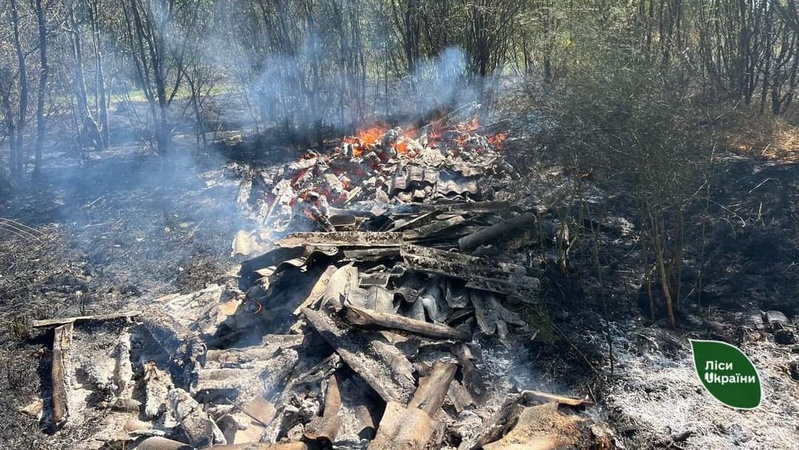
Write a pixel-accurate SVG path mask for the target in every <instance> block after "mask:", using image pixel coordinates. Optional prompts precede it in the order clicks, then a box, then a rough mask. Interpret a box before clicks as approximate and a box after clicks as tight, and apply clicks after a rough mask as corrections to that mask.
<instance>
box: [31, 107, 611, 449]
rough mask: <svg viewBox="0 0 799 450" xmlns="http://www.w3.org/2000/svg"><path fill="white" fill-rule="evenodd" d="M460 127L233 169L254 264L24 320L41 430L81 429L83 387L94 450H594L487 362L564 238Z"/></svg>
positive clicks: (493, 150)
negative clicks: (52, 335)
mask: <svg viewBox="0 0 799 450" xmlns="http://www.w3.org/2000/svg"><path fill="white" fill-rule="evenodd" d="M479 130H480V128H479V125H478V124H477V122H476V121H466V122H460V123H453V124H450V123H446V120H442V121H440V122H438V123H434V124H433V125H431V126H428V127H425V128H423V129H419V130H415V131H412V132H411V131H407V132H403V130H402V129H399V128H395V129H378V128H375V129H370V130H366V131H364V132H363V133H360V134H359V136H358V137H351V138H345V139H343V141H342V143H341V144H340V145H339V146H338V147H336V148H335V149H334V150H333V151H332V152H331V153H330V154H317V153H314V152H310V151H309V152H308V153H306V154H305V155H304V157H303V158H302V159H301V160H299V161H296V162H293V163H291V164H288V165H287V166H285V167H283V168H280V169H277V170H259V169H255V168H249V169H247V171H246V172H245V174H246V176H245V179H244V182H243V183H242V187H241V191H240V195H239V202H240V203H241V204H242V205H243V206H244V207H245V209H246V210H247V211H248V212H249V214H250V215H251V217H252V218H254V219H256V220H257V221H258V223H260V224H262V225H263V227H262V228H260V229H258V230H255V231H251V232H245V231H242V232H240V233H239V234H238V235H237V236H236V239H235V241H234V244H233V248H234V253H244V254H248V255H249V254H253V253H259V255H258V256H255V257H253V258H251V259H248V260H246V261H245V262H244V263H243V264H242V266H241V270H240V273H239V277H238V279H237V280H231V281H230V282H228V283H227V284H226V285H222V286H212V287H210V288H207V289H205V290H203V291H200V292H195V293H191V294H184V295H171V296H167V297H165V298H161V299H158V300H157V301H156V302H154V304H155V306H152V307H150V308H149V309H147V310H145V311H142V312H141V313H138V312H137V313H134V314H128V315H126V319H125V320H126V321H122V322H125V323H121V322H120V321H116V322H113V321H109V319H113V318H116V316H113V317H84V318H73V319H70V320H66V321H58V320H55V321H42V322H39V323H36V324H34V325H36V326H56V325H59V327H58V328H57V331H56V341H55V347H54V348H55V350H56V351H55V352H54V364H53V372H52V376H53V404H54V408H53V415H54V417H53V420H54V422H55V423H57V424H58V425H59V426H61V425H63V424H69V422H70V421H80V420H83V419H85V417H86V416H87V414H89V413H88V411H89V408H88V407H87V406H89V403H87V402H88V400H85V399H88V398H90V397H91V396H89V395H87V391H91V393H93V394H95V395H94V397H92V398H94V399H95V404H94V405H93V406H94V408H95V409H96V408H98V407H99V406H107V407H108V409H109V410H111V411H114V412H109V413H108V416H107V417H106V419H105V420H104V421H103V424H104V427H103V428H102V430H100V431H99V432H98V433H97V434H96V435H95V441H93V442H97V443H98V444H97V445H96V446H95V448H99V447H102V446H105V447H106V448H122V447H123V446H127V447H126V448H131V447H130V444H131V443H132V444H133V448H138V449H176V448H184V447H186V448H188V446H190V447H196V448H206V447H212V448H242V449H243V448H259V449H305V448H310V449H313V448H369V449H399V448H402V449H426V448H430V449H436V448H458V449H476V448H486V449H506V448H539V449H550V448H551V449H555V448H589V447H590V448H611V447H612V444H611V442H612V439H611V437H610V435H609V434H608V432H606V431H604V429H603V428H602V427H601V425H600V424H597V423H594V422H592V421H591V420H590V419H589V418H587V416H586V414H583V413H582V411H583V410H584V409H585V408H586V407H590V405H591V404H592V402H591V401H589V400H587V399H581V398H572V397H565V396H561V395H556V394H554V393H546V392H543V391H542V390H533V389H532V387H535V380H534V379H532V378H528V379H527V381H526V382H524V383H520V382H518V380H516V379H513V377H511V376H510V375H509V373H508V370H509V363H508V361H506V360H502V355H507V354H508V352H509V351H510V352H511V353H512V352H514V351H516V350H515V349H518V348H519V345H520V344H519V342H521V341H523V340H525V339H527V340H528V341H529V339H531V338H532V337H533V336H534V335H535V330H534V329H532V328H531V327H530V325H528V324H527V323H525V321H524V320H523V318H522V316H521V315H520V311H523V310H524V309H525V308H529V307H530V304H533V303H535V299H536V292H537V290H538V289H539V279H538V277H537V275H538V273H537V270H538V269H537V266H538V263H537V261H536V258H535V257H534V256H533V255H534V254H535V255H540V254H541V252H540V251H533V249H535V248H536V247H538V246H540V245H547V243H549V245H552V243H553V241H556V240H557V237H558V235H559V234H562V233H563V231H562V229H561V228H560V227H558V226H556V225H554V222H553V221H547V220H545V219H543V218H542V215H541V214H540V211H538V212H536V211H535V210H534V208H533V206H531V205H527V206H525V203H524V202H521V201H520V200H519V199H518V196H515V195H514V192H513V189H512V188H511V186H513V181H514V179H516V178H518V175H517V174H516V172H515V170H514V169H513V167H511V166H510V165H509V164H507V163H506V162H505V160H504V159H503V157H502V152H501V149H500V147H501V145H502V140H503V138H504V136H502V135H498V134H495V135H494V136H493V137H489V138H486V137H484V136H482V135H480V134H478V131H479ZM561 237H562V236H561ZM539 250H540V248H539ZM131 318H134V320H132V321H131ZM99 320H105V321H106V322H104V324H105V325H103V326H107V327H110V329H112V330H113V331H115V333H116V334H114V336H118V339H119V340H118V343H117V344H116V345H115V350H114V351H113V352H111V353H110V354H109V355H110V357H109V361H110V362H106V363H103V362H101V361H96V360H95V361H92V362H87V361H86V358H87V356H86V355H80V354H78V353H80V352H81V351H82V350H80V349H79V348H78V346H74V345H70V340H71V339H72V335H73V333H75V338H76V339H77V338H79V336H78V333H82V332H84V331H80V330H81V328H82V327H91V326H94V327H97V326H101V325H98V321H99ZM65 322H69V323H65ZM81 322H87V323H86V324H85V325H82V324H81ZM113 323H116V324H117V325H115V326H111V325H112V324H113ZM75 324H77V325H75ZM92 324H94V325H92ZM498 355H499V356H498ZM56 356H58V362H56V361H55V357H56ZM511 357H512V355H511ZM103 368H105V369H103ZM75 380H82V381H81V382H80V383H79V384H80V385H81V386H80V388H79V389H78V387H76V382H75ZM79 390H81V391H82V392H83V395H78V391H79ZM98 394H100V395H98ZM98 397H99V398H102V401H99V402H97V401H96V400H97V398H98ZM76 405H77V406H76Z"/></svg>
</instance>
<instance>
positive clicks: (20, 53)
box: [9, 0, 28, 182]
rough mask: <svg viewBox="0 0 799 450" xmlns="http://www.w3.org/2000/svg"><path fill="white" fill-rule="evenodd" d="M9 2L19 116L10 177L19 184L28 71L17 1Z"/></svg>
mask: <svg viewBox="0 0 799 450" xmlns="http://www.w3.org/2000/svg"><path fill="white" fill-rule="evenodd" d="M10 1H11V23H12V25H13V28H14V51H15V53H16V56H17V63H18V64H19V115H18V117H17V123H16V125H15V126H14V127H13V128H14V129H13V131H12V130H9V131H10V132H11V164H10V166H11V177H12V178H13V179H14V180H15V181H17V182H19V181H21V180H22V174H23V172H24V165H23V158H22V147H23V140H24V132H25V121H26V118H27V117H26V116H27V115H28V70H27V66H26V65H25V51H24V50H23V48H22V43H21V41H20V36H19V9H18V5H17V0H10Z"/></svg>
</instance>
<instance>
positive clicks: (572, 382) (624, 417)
mask: <svg viewBox="0 0 799 450" xmlns="http://www.w3.org/2000/svg"><path fill="white" fill-rule="evenodd" d="M184 140H185V141H188V140H190V139H184ZM181 142H182V141H181V139H178V148H177V149H176V150H175V152H174V153H173V154H172V155H171V156H170V157H169V158H165V157H159V156H156V155H154V154H152V153H151V152H148V151H146V150H144V149H143V147H142V146H140V145H129V146H118V147H114V148H113V149H112V150H109V151H107V152H104V153H103V154H102V155H93V157H92V159H91V160H90V162H89V164H87V166H86V167H81V166H80V165H79V164H78V162H77V158H75V156H74V155H71V154H69V153H67V152H56V151H52V152H50V153H49V154H48V155H47V161H46V164H45V168H44V171H43V173H42V175H41V177H40V178H38V179H37V180H36V181H35V182H32V183H30V184H29V185H27V186H25V187H24V188H23V189H22V190H21V191H19V192H17V193H16V195H15V196H14V197H13V198H8V199H5V200H2V201H0V267H1V268H2V269H1V270H0V320H2V322H3V323H4V324H5V326H4V327H2V329H0V361H2V362H3V364H2V365H0V424H3V427H2V428H0V442H2V443H3V445H2V446H3V448H11V449H15V448H25V449H39V448H41V449H46V448H47V449H49V448H74V446H75V445H76V444H75V443H76V442H78V441H79V440H81V439H86V438H87V437H88V436H91V435H92V434H93V432H95V431H96V430H97V429H98V427H100V426H101V424H99V423H98V419H97V418H95V417H94V416H93V412H92V411H85V412H84V413H85V414H84V418H85V422H84V423H83V425H82V426H80V427H71V428H69V429H66V430H62V431H60V432H57V433H53V429H52V428H51V427H48V425H47V424H45V425H43V426H42V425H40V424H39V422H38V421H37V420H36V419H33V418H28V417H27V416H25V415H23V414H21V413H20V412H19V411H18V410H19V408H21V407H23V406H25V405H28V404H30V403H31V402H32V401H34V400H35V399H37V398H40V397H41V398H44V399H45V400H46V399H47V396H48V395H49V393H48V392H49V386H48V382H47V380H48V379H49V370H50V368H49V360H50V358H49V354H48V352H49V347H50V343H51V341H52V334H51V332H34V331H31V330H30V328H29V327H28V326H27V324H29V321H30V320H31V319H40V318H52V317H63V316H73V315H83V314H101V313H108V312H114V311H121V310H129V309H137V308H141V307H145V306H147V305H148V304H149V303H151V302H152V301H153V300H154V299H156V298H158V297H160V296H163V295H166V294H170V293H176V292H180V293H188V292H193V291H197V290H199V289H202V288H204V287H207V286H211V285H214V284H222V283H224V282H225V281H226V280H228V279H229V278H231V276H233V275H234V274H235V272H236V271H237V270H238V266H239V264H240V263H241V258H237V257H233V256H231V241H232V239H233V236H234V235H235V234H236V232H237V231H238V230H240V229H250V228H252V224H250V223H249V222H248V221H247V220H246V219H244V218H243V217H242V215H241V213H240V211H239V209H238V206H237V205H236V197H237V194H238V179H237V175H238V170H239V166H237V165H236V164H235V163H232V162H231V161H230V160H229V159H227V158H224V157H220V156H215V155H196V154H194V153H193V152H192V151H191V149H190V145H189V144H188V143H181ZM227 155H228V156H230V152H228V153H227ZM284 157H291V155H290V154H281V153H275V155H274V158H273V161H272V162H274V161H275V160H278V159H280V158H284ZM265 163H269V162H268V161H267V162H265ZM552 173H553V174H555V172H552ZM717 173H718V176H717V177H716V179H715V180H714V186H713V187H712V190H713V191H712V192H713V194H712V199H713V202H712V203H710V204H709V205H704V206H703V207H704V208H706V211H705V213H706V214H707V216H708V222H707V224H708V225H707V228H706V230H707V239H706V245H705V257H704V258H705V261H706V264H705V265H704V266H702V265H701V264H700V263H699V262H698V261H700V260H701V258H700V256H701V251H702V249H701V248H698V247H694V248H689V249H688V250H687V252H686V279H687V280H688V282H687V283H686V285H689V284H690V285H691V286H698V284H697V283H696V279H697V278H698V275H699V273H700V268H701V269H702V277H703V284H702V287H701V289H698V290H697V291H696V292H691V293H689V295H687V296H686V298H685V300H684V303H683V304H682V305H681V308H680V311H681V312H680V314H679V324H678V328H677V329H675V330H671V329H668V328H667V325H666V322H665V321H664V320H663V315H662V314H661V315H660V316H659V317H658V321H656V322H654V323H653V322H652V321H651V320H649V319H648V318H647V315H648V311H647V309H646V308H641V307H639V299H640V298H641V295H640V287H641V283H642V279H643V275H642V270H641V268H640V263H639V262H638V261H639V257H640V255H639V254H638V250H637V249H638V246H637V244H636V239H635V233H634V230H633V231H631V230H629V228H627V227H626V225H624V226H619V227H617V228H612V227H611V228H608V229H607V230H606V231H604V232H603V234H602V236H601V254H602V255H603V256H602V264H603V267H604V268H605V270H603V275H604V277H603V279H602V280H601V282H600V280H599V279H598V278H597V277H596V276H594V275H591V273H592V270H591V264H592V259H591V256H590V255H591V253H590V252H591V250H592V249H591V248H590V246H584V247H582V248H575V249H573V254H572V260H573V262H572V265H571V267H570V274H569V276H566V275H564V274H563V273H562V271H560V269H558V268H553V267H547V273H548V275H547V276H546V277H545V278H544V280H543V285H544V292H543V295H544V298H543V300H544V303H545V305H546V307H545V310H546V314H542V313H541V312H540V311H528V312H527V313H528V314H527V317H528V318H530V320H531V321H534V322H536V321H538V323H537V325H538V328H540V330H541V332H540V335H539V337H538V338H537V339H536V341H534V342H532V343H527V344H525V345H524V350H523V351H522V353H519V351H521V350H519V351H517V349H516V348H514V349H513V351H512V352H511V351H509V352H507V353H508V354H497V355H490V356H491V357H489V358H487V359H488V361H494V362H495V363H497V364H500V363H501V364H507V367H506V370H507V371H508V374H509V377H508V380H507V381H508V382H509V383H514V384H517V385H518V387H519V388H521V389H524V388H533V389H542V390H548V391H552V392H554V393H557V394H562V395H578V396H582V395H588V396H590V397H592V398H593V399H595V400H596V401H597V405H596V406H595V407H592V408H590V409H588V410H587V411H585V412H584V413H583V414H585V415H587V416H590V417H592V418H594V419H597V420H600V421H602V422H605V423H607V424H608V425H610V427H611V428H612V429H613V430H614V433H615V436H614V437H615V442H616V444H617V445H618V446H620V447H622V446H623V447H625V448H630V449H632V448H641V449H655V448H682V449H727V448H751V449H760V448H773V449H792V448H799V444H797V443H799V429H797V426H796V418H797V417H799V400H797V399H799V380H798V379H799V375H796V374H797V373H799V369H796V367H797V361H799V350H798V349H797V348H796V347H794V346H790V345H779V344H776V343H775V341H774V334H773V333H772V330H769V329H768V328H762V327H758V326H755V325H754V324H753V323H751V321H750V317H751V316H752V314H753V313H757V314H759V312H760V311H761V310H763V311H766V310H778V311H781V312H783V313H784V314H785V315H786V316H787V317H788V318H794V319H793V322H794V324H793V325H789V327H793V326H795V325H797V323H796V322H797V319H796V318H795V316H797V315H799V302H797V300H796V298H797V295H798V294H799V292H797V289H799V263H798V262H797V261H799V247H797V245H799V234H797V233H798V232H799V227H797V225H796V216H797V214H799V212H798V211H799V190H797V187H798V186H797V184H799V170H798V169H797V167H796V166H795V165H793V164H787V163H778V162H774V161H766V160H757V159H752V158H743V157H738V156H734V155H729V156H728V157H727V158H725V159H723V160H721V161H720V163H719V164H718V166H717ZM556 178H557V180H561V181H562V177H561V175H558V174H555V175H553V176H552V178H551V179H549V180H542V183H541V184H540V185H538V187H537V189H545V188H547V189H549V188H551V186H552V184H553V183H554V184H557V183H556V182H555V181H553V180H555V179H556ZM544 181H547V182H544ZM611 215H612V216H613V217H615V218H616V219H618V221H619V222H618V223H621V224H625V223H626V224H630V223H635V220H634V215H633V213H632V212H631V211H630V209H629V208H628V207H625V206H624V202H619V203H618V205H617V207H616V209H614V210H613V211H612V214H611ZM695 228H696V229H698V228H697V227H695ZM696 241H697V240H694V242H696ZM689 289H690V288H689ZM107 327H108V328H103V327H100V328H97V329H94V328H88V329H82V330H81V331H80V333H79V335H78V336H77V338H76V339H78V341H80V342H86V343H89V342H92V343H93V344H92V345H93V346H99V347H103V348H108V346H110V345H113V343H114V342H116V339H117V337H118V334H119V327H118V326H116V325H115V324H113V323H111V324H108V325H107ZM688 338H703V339H721V340H725V341H728V342H731V343H733V344H735V345H737V346H739V347H740V348H741V349H742V350H743V351H744V352H745V353H746V354H747V355H749V356H750V358H751V359H752V361H753V362H754V364H755V366H756V368H757V369H758V371H759V373H760V376H761V378H762V380H763V384H764V393H765V397H764V401H763V405H762V406H761V408H759V409H757V410H754V411H737V410H732V409H729V408H727V407H725V406H722V405H721V404H719V403H717V402H715V400H713V399H712V398H711V397H710V396H709V394H708V393H707V392H706V391H705V390H704V389H703V388H702V386H701V384H700V382H699V379H698V378H697V376H696V375H695V372H694V370H693V362H692V360H691V352H690V349H689V346H688V341H687V339H688ZM608 341H610V342H611V343H612V346H611V347H610V348H609V347H608ZM86 347H90V346H89V345H88V344H87V345H86ZM610 350H612V357H611V351H610ZM519 354H523V355H524V357H523V358H519V357H518V355H519ZM522 360H523V361H522Z"/></svg>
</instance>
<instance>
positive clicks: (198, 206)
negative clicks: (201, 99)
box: [0, 147, 246, 448]
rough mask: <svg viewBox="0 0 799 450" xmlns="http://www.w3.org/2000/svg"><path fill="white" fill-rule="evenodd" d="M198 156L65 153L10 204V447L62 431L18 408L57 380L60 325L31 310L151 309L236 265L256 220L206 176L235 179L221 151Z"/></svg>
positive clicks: (6, 402) (1, 296)
mask: <svg viewBox="0 0 799 450" xmlns="http://www.w3.org/2000/svg"><path fill="white" fill-rule="evenodd" d="M189 155H191V153H189V151H188V150H187V149H185V148H184V149H177V150H176V155H174V156H172V157H170V158H163V157H158V156H156V155H153V154H151V153H147V152H143V151H141V150H140V149H139V148H137V147H119V148H113V149H111V150H109V151H108V152H107V153H106V154H104V155H102V156H100V157H95V158H93V159H92V160H91V161H90V162H89V164H88V165H87V167H80V166H79V165H78V164H77V160H76V158H75V157H74V156H72V155H70V154H67V153H55V152H54V153H53V154H52V155H50V157H49V158H48V161H47V164H46V166H45V170H44V171H43V173H42V174H41V176H40V177H39V178H38V179H36V180H34V181H31V182H29V183H28V184H26V185H25V186H24V187H22V188H21V189H20V190H19V191H18V192H17V193H16V195H15V196H14V197H13V198H9V199H5V200H4V201H2V202H1V203H0V218H2V220H1V221H0V267H2V271H0V321H2V323H3V327H2V328H0V361H2V364H0V423H2V424H3V427H2V428H0V442H3V443H4V444H3V447H4V448H54V445H56V446H57V444H55V443H54V441H53V439H54V438H57V437H58V435H56V436H53V437H47V433H48V432H49V431H52V430H49V429H47V426H46V425H44V429H40V425H39V424H38V423H37V421H36V420H34V419H31V418H28V417H26V416H25V415H23V414H21V413H20V412H19V411H18V409H19V408H20V407H23V406H25V405H27V404H29V403H31V402H32V401H33V400H34V399H36V398H37V397H39V396H42V395H43V396H44V398H45V404H46V403H47V401H46V400H47V399H46V396H47V392H48V389H49V386H48V381H47V380H49V354H48V352H49V348H50V346H51V343H52V332H51V331H50V332H47V331H42V332H38V331H34V330H31V329H30V328H29V327H28V325H29V323H30V320H33V319H41V318H52V317H68V316H76V315H87V314H103V313H110V312H115V311H122V310H132V309H138V308H142V307H146V306H147V303H148V301H151V300H152V299H154V298H157V297H159V296H161V295H165V294H168V293H172V292H192V291H195V290H198V289H202V288H204V287H206V286H208V285H210V284H214V283H217V282H220V281H221V280H222V277H223V276H224V274H225V273H228V272H230V271H231V270H234V268H235V267H236V264H237V262H239V261H237V260H235V259H234V258H232V257H231V256H230V252H231V247H230V242H231V239H232V236H233V235H234V234H235V232H236V231H237V230H238V229H239V228H241V227H243V226H246V224H245V222H244V220H243V219H242V218H241V217H240V215H239V213H238V211H237V209H236V208H237V206H236V203H235V195H236V193H237V189H238V188H237V187H236V186H235V183H233V182H231V183H228V184H224V183H220V184H219V185H217V186H213V187H208V186H207V185H206V183H205V182H204V181H203V179H202V178H201V177H200V176H199V175H200V174H201V173H202V172H204V171H212V172H211V173H212V175H213V177H214V178H213V180H214V181H215V182H219V181H222V182H224V181H225V180H226V179H228V178H230V177H233V176H234V174H230V173H225V172H224V171H223V170H221V168H222V164H223V162H224V161H222V160H220V159H219V158H217V157H210V156H207V155H206V156H199V157H198V156H189ZM213 171H216V172H213ZM59 434H63V433H59ZM74 437H75V436H73V438H74ZM63 445H66V443H63ZM65 448H66V447H65Z"/></svg>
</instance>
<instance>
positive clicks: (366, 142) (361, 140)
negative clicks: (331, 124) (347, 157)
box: [343, 126, 388, 157]
mask: <svg viewBox="0 0 799 450" xmlns="http://www.w3.org/2000/svg"><path fill="white" fill-rule="evenodd" d="M387 129H388V127H385V128H384V127H380V126H375V127H371V128H367V129H365V130H360V131H358V135H357V136H347V137H345V138H344V139H343V142H344V143H345V144H350V145H351V146H352V154H353V156H355V157H360V156H363V151H364V149H365V148H366V147H368V146H370V145H373V144H377V143H378V142H380V141H381V140H382V139H383V136H384V135H385V134H386V131H385V130H387Z"/></svg>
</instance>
